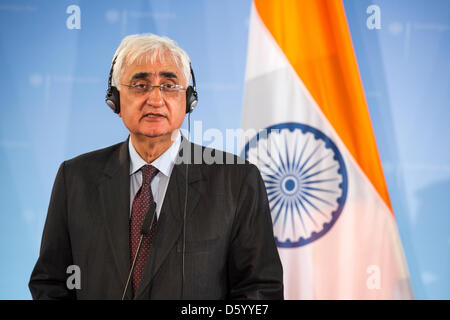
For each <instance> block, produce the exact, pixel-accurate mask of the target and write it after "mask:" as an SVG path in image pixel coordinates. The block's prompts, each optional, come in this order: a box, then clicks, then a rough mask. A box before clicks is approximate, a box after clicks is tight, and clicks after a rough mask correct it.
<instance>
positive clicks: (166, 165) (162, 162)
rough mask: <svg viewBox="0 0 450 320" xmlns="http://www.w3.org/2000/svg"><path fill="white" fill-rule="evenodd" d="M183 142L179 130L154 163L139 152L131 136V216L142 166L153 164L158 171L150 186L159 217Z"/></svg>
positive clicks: (140, 183)
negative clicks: (143, 157)
mask: <svg viewBox="0 0 450 320" xmlns="http://www.w3.org/2000/svg"><path fill="white" fill-rule="evenodd" d="M180 143H181V134H180V132H179V131H178V134H177V137H176V139H175V141H174V142H173V143H172V145H171V146H170V147H169V149H167V150H166V151H165V152H164V153H163V154H162V155H160V156H159V157H158V158H157V159H155V160H154V161H153V162H152V163H147V162H145V161H144V159H142V158H141V156H140V155H139V154H138V153H137V151H136V149H135V148H134V146H133V143H132V142H131V138H130V139H129V141H128V149H129V152H130V217H131V210H132V206H133V200H134V197H135V196H136V193H137V192H138V191H139V189H140V187H141V185H142V172H141V170H140V169H141V168H142V167H143V166H144V165H147V164H151V165H152V166H154V167H155V168H157V169H158V171H159V172H158V173H157V174H156V176H155V177H154V178H153V180H152V182H151V183H150V186H151V188H152V194H153V199H154V200H155V202H156V216H157V218H159V213H160V211H161V207H162V204H163V201H164V196H165V195H166V190H167V186H168V185H169V179H170V175H171V173H172V169H173V166H174V164H175V159H176V157H177V154H178V150H179V148H180Z"/></svg>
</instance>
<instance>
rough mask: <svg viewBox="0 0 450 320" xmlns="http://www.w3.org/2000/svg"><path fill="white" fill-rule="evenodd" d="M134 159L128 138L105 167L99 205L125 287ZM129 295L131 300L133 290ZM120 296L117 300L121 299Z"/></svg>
mask: <svg viewBox="0 0 450 320" xmlns="http://www.w3.org/2000/svg"><path fill="white" fill-rule="evenodd" d="M129 170H130V159H129V152H128V139H127V140H126V141H125V142H123V143H122V145H121V146H120V147H119V149H118V151H116V152H114V153H113V155H112V156H111V157H110V158H109V160H108V162H107V163H106V165H105V170H104V177H103V180H101V181H100V183H99V186H98V189H99V195H100V199H99V203H100V204H101V207H102V209H103V210H101V211H102V214H103V217H104V225H105V228H106V230H107V238H108V241H109V244H110V247H111V250H112V253H113V256H114V261H115V265H116V267H117V270H118V275H119V278H118V279H117V281H119V283H123V285H124V286H125V283H126V280H127V277H128V272H129V269H130V249H129V213H130V171H129ZM128 293H129V294H127V296H128V297H129V298H131V295H130V294H131V291H130V290H129V291H128ZM121 294H122V292H121V293H120V296H118V297H117V298H118V299H120V298H121Z"/></svg>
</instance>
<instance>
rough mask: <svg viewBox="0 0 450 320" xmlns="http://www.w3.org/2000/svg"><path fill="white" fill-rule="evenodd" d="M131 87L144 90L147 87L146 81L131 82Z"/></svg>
mask: <svg viewBox="0 0 450 320" xmlns="http://www.w3.org/2000/svg"><path fill="white" fill-rule="evenodd" d="M133 87H134V88H136V89H139V90H145V89H147V87H148V84H147V83H135V84H133Z"/></svg>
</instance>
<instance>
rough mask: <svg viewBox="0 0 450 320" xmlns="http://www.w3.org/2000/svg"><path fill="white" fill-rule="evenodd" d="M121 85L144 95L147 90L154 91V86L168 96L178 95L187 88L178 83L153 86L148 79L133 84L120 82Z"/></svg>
mask: <svg viewBox="0 0 450 320" xmlns="http://www.w3.org/2000/svg"><path fill="white" fill-rule="evenodd" d="M120 85H121V86H125V87H128V88H129V89H130V90H131V92H133V93H134V94H136V95H144V94H146V93H147V92H152V91H153V89H154V88H159V90H160V91H161V93H162V94H164V95H166V96H173V95H176V94H177V93H178V92H179V91H183V90H186V88H185V87H183V86H180V85H178V84H173V83H164V84H161V85H159V86H153V85H151V84H150V82H148V81H137V82H135V83H132V84H123V83H121V84H120Z"/></svg>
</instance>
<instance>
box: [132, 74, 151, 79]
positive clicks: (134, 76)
mask: <svg viewBox="0 0 450 320" xmlns="http://www.w3.org/2000/svg"><path fill="white" fill-rule="evenodd" d="M150 75H151V73H149V72H139V73H135V74H134V75H133V76H132V77H131V80H134V79H146V78H148V77H149V76H150Z"/></svg>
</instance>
